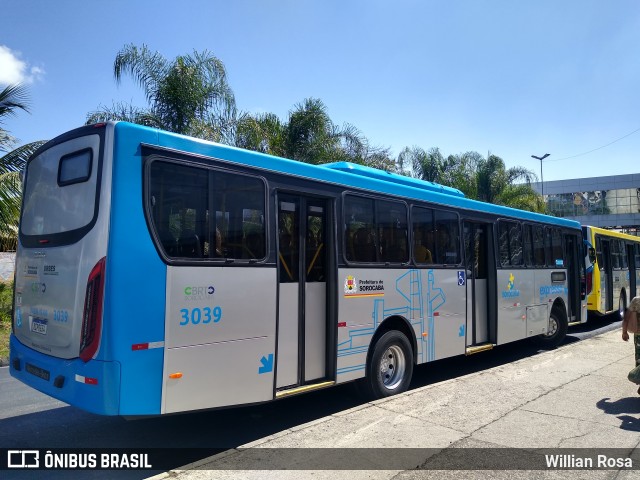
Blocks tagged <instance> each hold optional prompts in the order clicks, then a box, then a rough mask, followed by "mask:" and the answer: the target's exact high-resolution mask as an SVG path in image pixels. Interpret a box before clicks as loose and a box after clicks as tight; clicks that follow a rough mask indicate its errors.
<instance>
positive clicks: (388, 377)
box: [380, 345, 407, 390]
mask: <svg viewBox="0 0 640 480" xmlns="http://www.w3.org/2000/svg"><path fill="white" fill-rule="evenodd" d="M406 368H407V364H406V358H405V355H404V352H403V351H402V349H401V348H400V347H399V346H397V345H391V346H390V347H389V348H387V350H386V351H385V352H384V354H383V355H382V358H381V359H380V379H381V380H382V384H383V385H384V387H385V388H386V389H387V390H394V389H396V388H398V386H399V385H400V384H401V383H402V380H403V379H404V372H405V370H406Z"/></svg>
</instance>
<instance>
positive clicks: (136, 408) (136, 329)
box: [103, 123, 167, 415]
mask: <svg viewBox="0 0 640 480" xmlns="http://www.w3.org/2000/svg"><path fill="white" fill-rule="evenodd" d="M157 138H158V134H157V132H155V131H153V130H149V129H141V128H131V125H127V124H125V123H118V124H116V126H115V144H114V151H113V156H114V165H113V182H112V184H113V187H112V190H111V226H110V231H109V251H108V253H107V285H106V296H105V298H107V299H109V302H108V303H106V304H105V317H106V318H109V319H111V321H109V322H105V327H107V326H108V328H109V331H108V332H104V333H103V335H104V334H107V337H108V338H109V339H112V342H111V343H110V345H108V349H110V350H111V352H112V355H113V357H112V358H116V359H117V360H118V361H119V362H121V365H122V372H121V398H120V415H135V414H154V413H157V414H159V413H160V408H161V399H162V374H163V362H164V349H162V348H154V349H149V350H135V351H134V350H132V345H134V344H141V343H148V342H163V341H164V339H165V338H164V335H165V330H164V324H165V303H166V302H165V292H166V272H167V267H166V265H165V264H164V263H163V262H162V261H161V260H160V257H159V256H158V253H157V251H156V249H155V247H154V245H153V243H152V240H151V236H150V234H149V230H148V229H147V223H146V221H145V217H144V210H143V193H142V185H143V180H142V174H143V172H142V162H141V161H142V159H141V157H140V143H141V142H143V143H156V141H157Z"/></svg>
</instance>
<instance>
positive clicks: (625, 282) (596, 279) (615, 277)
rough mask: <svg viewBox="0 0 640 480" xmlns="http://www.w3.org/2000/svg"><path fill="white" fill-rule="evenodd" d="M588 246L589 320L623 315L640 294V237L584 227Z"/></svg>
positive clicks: (583, 230)
mask: <svg viewBox="0 0 640 480" xmlns="http://www.w3.org/2000/svg"><path fill="white" fill-rule="evenodd" d="M582 232H583V236H584V241H585V244H586V246H587V259H586V262H587V285H586V287H587V294H588V297H587V308H588V312H589V315H590V316H594V315H595V316H602V315H606V314H610V313H613V312H615V311H616V310H617V311H618V312H619V313H620V316H622V315H623V314H624V310H625V308H627V305H628V304H629V301H630V300H631V299H632V298H633V297H635V296H636V294H637V293H640V292H639V290H640V237H637V236H634V235H627V234H625V233H619V232H615V231H613V230H605V229H603V228H598V227H590V226H583V227H582Z"/></svg>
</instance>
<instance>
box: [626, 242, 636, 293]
mask: <svg viewBox="0 0 640 480" xmlns="http://www.w3.org/2000/svg"><path fill="white" fill-rule="evenodd" d="M635 248H636V245H634V244H628V245H626V249H627V260H628V262H629V292H628V293H627V305H629V302H631V299H632V298H633V297H635V296H636V295H637V293H636V292H637V288H638V285H637V278H636V271H637V268H636V262H635V254H636V251H635Z"/></svg>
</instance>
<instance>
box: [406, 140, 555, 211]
mask: <svg viewBox="0 0 640 480" xmlns="http://www.w3.org/2000/svg"><path fill="white" fill-rule="evenodd" d="M409 165H410V166H411V169H410V170H409V168H408V166H409ZM398 166H399V169H400V170H401V171H403V172H405V173H406V172H409V173H410V174H411V175H413V176H415V177H417V178H421V179H423V180H428V181H430V182H435V183H440V184H442V185H447V186H450V187H454V188H457V189H459V190H461V191H462V192H463V193H464V194H465V195H466V196H467V197H469V198H473V199H476V200H480V201H483V202H488V203H495V204H497V205H506V206H510V207H514V208H520V209H523V210H530V211H534V212H543V211H544V203H543V202H542V198H541V197H540V195H539V194H538V193H537V192H536V191H535V190H534V189H533V188H532V187H531V182H532V181H535V180H536V179H537V178H536V175H535V174H534V173H533V172H531V171H530V170H527V169H525V168H522V167H512V168H509V169H507V168H506V166H505V163H504V160H502V158H500V157H498V156H496V155H489V156H488V158H483V157H482V155H480V154H479V153H477V152H466V153H462V154H459V155H449V156H448V157H446V158H444V156H443V155H442V154H441V153H440V150H439V149H438V148H432V149H430V150H428V151H425V150H424V149H422V148H420V147H415V146H414V147H412V148H408V147H407V148H405V149H404V150H403V151H402V152H401V153H400V155H399V156H398Z"/></svg>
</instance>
